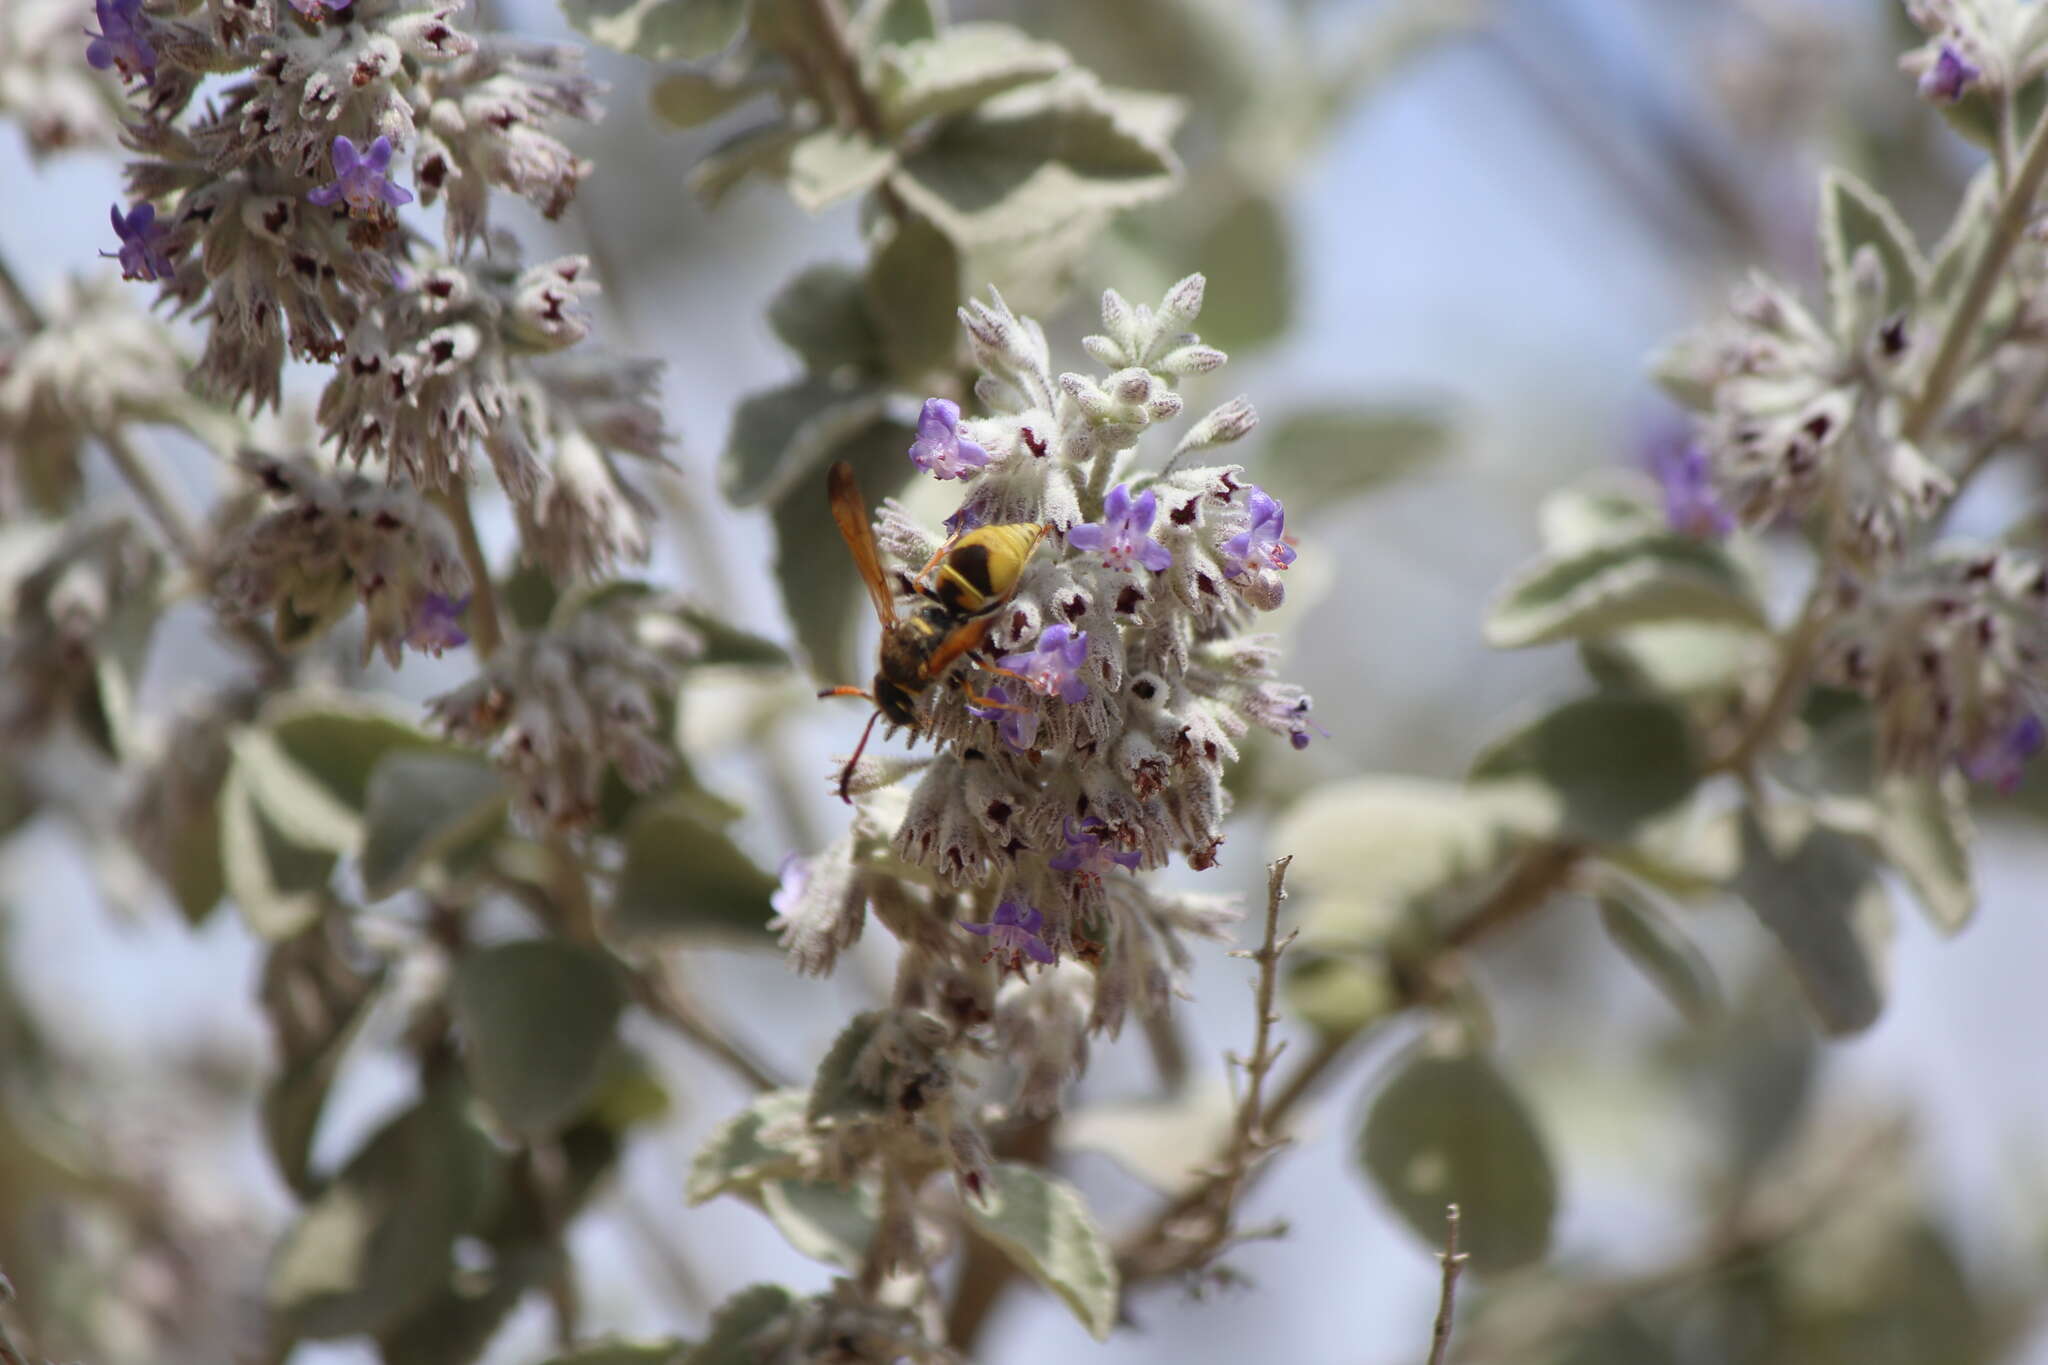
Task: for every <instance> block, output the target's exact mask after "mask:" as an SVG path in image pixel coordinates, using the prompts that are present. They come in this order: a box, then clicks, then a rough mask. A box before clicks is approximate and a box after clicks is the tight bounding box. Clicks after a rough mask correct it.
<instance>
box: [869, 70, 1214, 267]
mask: <svg viewBox="0 0 2048 1365" xmlns="http://www.w3.org/2000/svg"><path fill="white" fill-rule="evenodd" d="M1179 180H1180V163H1179V161H1178V160H1177V159H1176V158H1175V157H1174V155H1173V151H1172V149H1171V148H1170V147H1168V146H1167V145H1166V144H1165V143H1163V142H1160V141H1157V140H1155V139H1154V138H1152V137H1151V136H1150V135H1149V134H1148V133H1147V132H1146V131H1145V130H1143V129H1142V128H1141V127H1140V126H1139V124H1138V123H1137V121H1136V120H1135V119H1134V118H1133V117H1132V116H1131V115H1130V114H1128V113H1126V112H1125V110H1124V109H1123V108H1122V107H1121V106H1120V105H1119V104H1118V102H1117V100H1116V98H1115V97H1114V96H1113V95H1112V94H1111V93H1110V92H1108V91H1105V90H1104V89H1103V88H1102V87H1101V85H1100V84H1099V83H1098V82H1096V81H1095V79H1094V78H1093V77H1091V76H1089V75H1087V74H1086V73H1085V72H1080V71H1068V72H1066V73H1064V74H1062V75H1061V76H1058V77H1056V78H1054V79H1052V80H1048V81H1042V82H1040V83H1038V84H1036V85H1029V86H1025V87H1022V88H1021V89H1017V90H1013V91H1010V92H1009V93H1008V94H1004V95H998V96H997V97H996V98H994V99H992V100H990V101H989V102H987V103H986V104H983V105H981V106H980V107H979V108H977V109H975V110H973V111H972V112H971V113H967V114H962V115H960V116H958V117H956V118H952V119H949V120H947V121H945V122H944V123H942V124H940V125H939V127H938V128H937V129H936V130H935V131H934V132H933V134H932V137H931V139H930V140H929V141H928V142H926V143H925V144H924V145H923V146H921V147H920V148H918V149H917V150H916V151H915V152H913V153H911V154H910V155H909V156H907V157H906V158H905V159H904V162H903V166H902V169H901V170H899V171H898V172H897V173H896V174H895V175H892V176H891V177H890V178H889V183H890V184H891V185H892V186H893V187H894V188H895V190H896V192H897V193H898V194H900V195H901V196H902V197H903V198H904V200H905V201H907V202H908V203H909V204H910V206H911V207H912V208H914V209H916V210H917V211H918V212H919V213H921V214H923V215H924V216H925V217H927V218H929V219H930V220H931V221H932V222H933V224H935V225H936V226H937V227H938V229H939V230H940V231H941V232H944V233H945V234H946V235H947V236H948V237H950V238H952V239H953V241H954V243H955V244H957V245H959V246H961V247H963V248H965V247H971V246H978V245H988V244H993V243H1002V242H1013V241H1015V240H1017V239H1019V238H1030V237H1036V236H1039V235H1040V234H1042V233H1046V232H1051V231H1054V230H1055V229H1057V228H1059V227H1060V226H1061V225H1062V224H1064V223H1067V222H1069V221H1072V220H1074V219H1075V218H1077V217H1083V216H1085V215H1088V214H1094V213H1101V212H1106V211H1111V210H1116V209H1123V208H1130V207H1133V206H1134V205H1137V204H1142V203H1146V202H1148V201H1150V200H1153V199H1157V198H1160V197H1162V196H1164V195H1166V194H1168V193H1170V192H1172V190H1173V188H1174V186H1175V185H1176V184H1178V183H1179Z"/></svg>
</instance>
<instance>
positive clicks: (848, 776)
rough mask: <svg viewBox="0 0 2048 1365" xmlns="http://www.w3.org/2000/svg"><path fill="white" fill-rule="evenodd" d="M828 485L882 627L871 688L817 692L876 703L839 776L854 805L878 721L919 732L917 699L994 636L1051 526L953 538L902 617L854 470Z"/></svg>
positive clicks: (983, 530)
mask: <svg viewBox="0 0 2048 1365" xmlns="http://www.w3.org/2000/svg"><path fill="white" fill-rule="evenodd" d="M825 482H826V491H827V493H828V495H829V496H830V498H831V502H832V520H834V521H835V522H837V523H838V524H839V534H840V535H841V536H843V537H844V538H845V540H846V548H847V551H848V552H849V553H850V554H852V556H853V564H854V567H855V568H856V569H858V570H859V571H860V581H861V582H862V583H865V584H866V585H867V589H868V597H869V599H870V600H871V601H873V602H874V604H875V616H876V617H877V618H878V619H879V620H880V621H881V623H882V647H881V656H880V659H879V660H878V662H877V664H876V668H875V680H874V682H873V684H872V685H871V690H870V691H866V692H863V691H862V690H861V689H859V688H857V687H832V688H827V689H826V690H825V691H823V692H820V693H819V694H818V695H819V696H820V697H863V698H865V699H867V700H868V701H871V702H873V703H874V704H875V713H874V714H873V715H872V716H870V717H868V726H867V729H865V730H863V731H861V736H860V743H859V744H858V745H856V746H855V747H854V750H853V757H852V758H849V759H848V760H846V767H845V768H844V769H842V770H841V772H840V774H839V799H840V800H842V801H851V800H852V799H853V798H852V796H851V795H850V794H849V792H848V784H849V783H850V782H852V780H853V765H854V764H856V763H858V762H859V761H860V756H861V753H862V751H863V750H865V749H866V748H867V745H868V736H869V735H871V734H873V733H874V729H875V722H876V721H877V720H881V719H884V718H886V719H887V720H888V721H889V723H890V724H891V725H902V726H907V727H909V728H910V729H913V730H914V729H916V728H917V699H918V698H919V697H920V696H922V695H923V693H924V691H925V689H926V688H928V687H930V686H931V685H932V684H933V683H935V682H937V681H938V680H939V679H940V678H942V677H944V676H945V673H946V670H947V669H948V668H950V667H951V666H952V665H953V664H954V663H955V662H956V661H957V660H959V659H960V658H961V657H963V656H965V655H967V654H969V653H971V652H973V651H974V650H976V649H979V648H980V647H981V645H982V642H983V641H985V640H986V639H987V638H988V632H989V627H991V626H992V625H994V624H995V616H996V613H997V612H998V611H1000V610H1001V609H1002V607H1003V605H1004V604H1005V603H1007V602H1008V601H1009V600H1010V599H1011V598H1012V597H1013V596H1015V595H1016V592H1017V582H1018V580H1019V579H1021V578H1022V577H1023V576H1024V566H1025V565H1026V564H1027V563H1029V562H1030V560H1031V552H1032V551H1033V550H1035V549H1036V548H1037V547H1038V542H1039V540H1040V539H1042V538H1043V537H1044V535H1045V533H1046V531H1047V529H1048V528H1047V527H1045V526H1037V525H1032V524H1030V523H1026V522H1013V523H1007V524H1004V525H1000V526H979V527H976V528H975V529H974V530H972V531H966V532H963V533H962V534H960V535H958V536H955V537H954V538H953V539H951V540H949V541H947V542H946V543H945V544H944V545H943V546H941V547H940V548H939V552H938V553H937V554H935V555H933V556H932V559H931V562H930V563H929V564H926V565H925V566H924V568H923V569H922V570H920V571H919V573H918V575H917V577H916V579H915V580H914V582H913V586H914V588H915V589H916V592H917V595H918V596H919V597H920V598H922V599H923V600H922V601H920V602H919V603H918V605H917V607H916V609H915V610H913V611H911V612H910V613H908V614H904V613H902V612H899V611H898V610H897V608H896V595H895V594H894V593H892V592H891V591H890V590H889V583H888V580H887V579H886V578H884V577H883V575H882V557H881V554H880V552H879V551H878V550H877V549H876V546H875V532H874V527H873V526H872V525H870V524H869V522H868V508H867V502H866V501H865V500H864V499H863V498H862V497H861V495H860V486H859V485H858V484H857V483H855V482H854V478H853V467H852V466H851V465H849V464H847V463H846V461H844V460H841V461H839V462H838V463H837V464H834V465H833V466H832V471H831V473H830V474H829V475H827V476H826V481H825Z"/></svg>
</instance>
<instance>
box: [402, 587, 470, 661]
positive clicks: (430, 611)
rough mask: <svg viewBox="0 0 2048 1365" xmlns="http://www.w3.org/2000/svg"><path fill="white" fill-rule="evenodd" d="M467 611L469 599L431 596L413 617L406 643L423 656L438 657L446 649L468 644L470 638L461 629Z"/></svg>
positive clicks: (431, 593)
mask: <svg viewBox="0 0 2048 1365" xmlns="http://www.w3.org/2000/svg"><path fill="white" fill-rule="evenodd" d="M468 610H469V598H468V597H466V596H465V597H464V598H462V600H461V601H457V600H455V599H454V598H452V597H446V596H443V595H442V594H441V593H438V592H430V593H428V594H427V596H426V600H425V601H423V602H421V603H420V606H419V610H418V611H417V612H415V613H414V614H413V618H412V628H411V629H410V630H408V631H406V633H405V642H406V643H407V644H409V645H411V646H412V647H413V648H414V649H417V650H419V651H420V652H421V653H424V654H434V655H438V654H440V652H441V651H442V650H444V649H459V648H461V647H462V646H463V645H466V644H468V643H469V635H468V633H467V632H465V631H464V630H463V629H462V613H464V612H465V611H468Z"/></svg>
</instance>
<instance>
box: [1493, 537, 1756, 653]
mask: <svg viewBox="0 0 2048 1365" xmlns="http://www.w3.org/2000/svg"><path fill="white" fill-rule="evenodd" d="M1674 621H1684V622H1691V623H1710V622H1711V623H1718V624H1725V625H1735V626H1745V627H1750V628H1753V629H1757V630H1763V629H1766V628H1767V627H1768V625H1769V618H1768V617H1767V615H1766V614H1765V612H1764V608H1763V604H1762V603H1761V602H1760V601H1758V600H1757V596H1756V592H1755V588H1754V586H1753V585H1752V584H1751V583H1750V581H1749V578H1748V575H1746V574H1744V573H1743V572H1742V570H1741V569H1740V568H1739V567H1737V566H1736V564H1735V562H1734V561H1733V560H1731V559H1729V557H1728V555H1727V553H1726V552H1725V551H1723V550H1722V549H1721V548H1720V547H1719V546H1717V545H1712V544H1709V543H1707V542H1705V541H1700V540H1694V539H1692V538H1691V537H1689V536H1681V535H1676V534H1673V533H1670V532H1664V531H1658V532H1652V533H1651V534H1648V535H1642V536H1637V537H1634V538H1631V539H1628V540H1621V541H1612V542H1608V543H1605V544H1595V545H1593V546H1591V547H1590V548H1585V549H1580V550H1576V551H1572V552H1568V553H1565V554H1549V555H1545V556H1543V557H1542V558H1540V559H1538V560H1537V561H1536V562H1535V563H1534V564H1531V565H1529V566H1528V567H1527V568H1525V569H1523V570H1522V571H1521V572H1520V573H1518V574H1516V575H1515V577H1514V578H1513V579H1511V580H1510V581H1509V582H1508V585H1507V587H1506V588H1505V589H1504V590H1503V591H1502V593H1501V595H1500V597H1499V599H1498V600H1497V601H1495V602H1494V604H1493V606H1492V607H1491V608H1490V609H1489V610H1488V612H1487V614H1486V620H1485V631H1486V639H1487V643H1489V644H1491V645H1493V646H1495V647H1496V648H1500V649H1522V648H1526V647H1528V646H1530V645H1541V644H1549V643H1551V642H1552V641H1556V640H1576V639H1584V638H1587V637H1591V636H1599V635H1609V634H1612V633H1614V632H1616V631H1620V630H1626V629H1628V628H1630V627H1632V626H1643V625H1652V624H1657V623H1662V622H1674Z"/></svg>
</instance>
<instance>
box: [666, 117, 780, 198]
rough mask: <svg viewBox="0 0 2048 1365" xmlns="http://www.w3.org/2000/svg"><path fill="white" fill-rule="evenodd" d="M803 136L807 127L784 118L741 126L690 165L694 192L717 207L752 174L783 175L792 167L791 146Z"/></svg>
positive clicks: (692, 190)
mask: <svg viewBox="0 0 2048 1365" xmlns="http://www.w3.org/2000/svg"><path fill="white" fill-rule="evenodd" d="M803 135H804V130H803V129H801V128H798V127H796V126H794V125H793V124H790V123H786V122H784V121H782V120H780V119H777V120H776V121H774V122H772V123H764V124H760V125H759V126H757V127H753V128H742V129H740V130H739V131H738V132H736V133H733V134H731V135H730V136H728V137H726V138H725V139H723V140H722V141H721V142H719V144H718V145H717V146H716V147H713V148H712V149H711V150H710V151H708V152H706V153H705V154H704V156H703V157H702V158H701V159H700V160H699V161H698V162H697V164H696V165H695V166H692V167H691V168H690V174H689V175H688V177H687V178H686V183H687V184H688V185H689V187H690V193H692V194H694V195H696V196H697V197H698V198H699V199H701V200H703V201H704V203H705V204H706V205H707V206H712V207H716V206H717V204H718V202H719V201H720V200H722V199H724V198H725V196H726V195H727V194H729V193H731V192H732V189H733V187H734V186H736V185H738V184H739V183H740V182H741V181H742V180H745V179H746V178H747V177H748V176H750V175H774V176H778V177H779V176H781V175H782V174H783V173H784V172H785V171H786V170H787V169H788V167H789V152H790V149H791V148H792V147H794V146H796V144H797V143H798V142H799V141H800V140H801V139H802V138H803Z"/></svg>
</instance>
